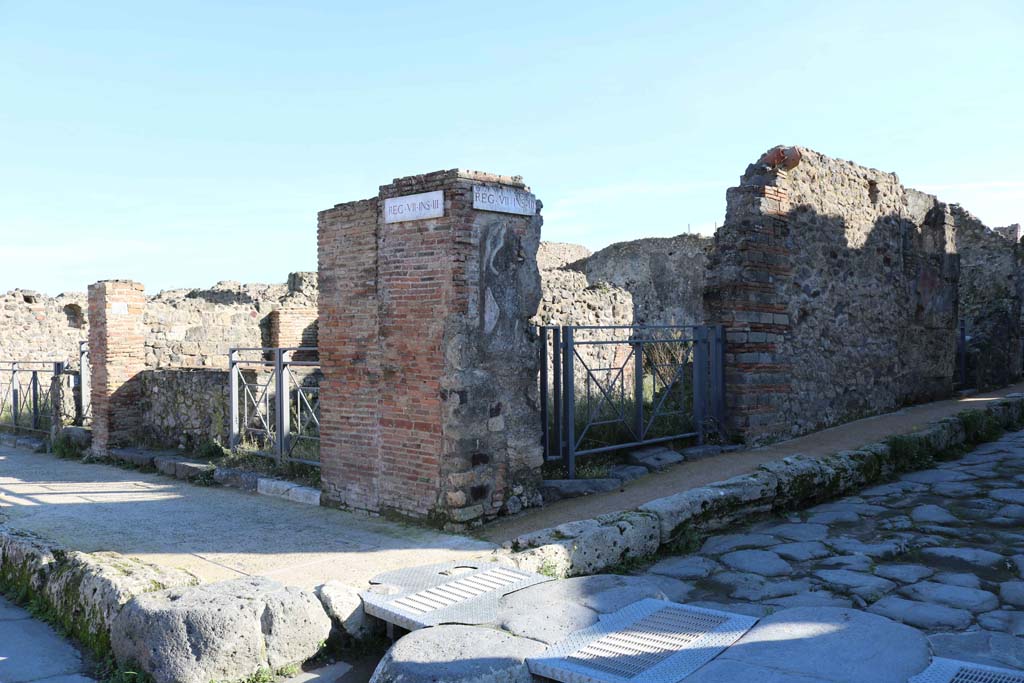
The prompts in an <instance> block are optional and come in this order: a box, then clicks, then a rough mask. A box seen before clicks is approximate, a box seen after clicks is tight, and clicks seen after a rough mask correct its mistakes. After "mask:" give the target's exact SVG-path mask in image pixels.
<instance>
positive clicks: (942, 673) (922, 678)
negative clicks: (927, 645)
mask: <svg viewBox="0 0 1024 683" xmlns="http://www.w3.org/2000/svg"><path fill="white" fill-rule="evenodd" d="M908 683H1024V671H1013V670H1011V669H999V668H996V667H994V666H984V665H982V664H975V663H973V662H961V661H958V660H955V659H943V658H941V657H935V658H934V659H932V663H931V665H930V666H929V667H928V668H927V669H925V670H924V671H922V672H921V673H919V674H918V675H916V676H914V677H913V678H911V679H910V681H908Z"/></svg>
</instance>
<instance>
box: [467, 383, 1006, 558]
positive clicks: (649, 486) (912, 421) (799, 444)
mask: <svg viewBox="0 0 1024 683" xmlns="http://www.w3.org/2000/svg"><path fill="white" fill-rule="evenodd" d="M1022 391H1024V383H1020V384H1014V385H1011V386H1008V387H1005V388H1003V389H1000V390H999V391H994V392H990V393H985V394H976V395H973V396H966V397H963V398H958V399H951V400H948V401H936V402H934V403H925V404H922V405H918V406H912V407H909V408H904V409H902V410H898V411H896V412H894V413H887V414H885V415H878V416H876V417H869V418H865V419H863V420H857V421H856V422H848V423H846V424H843V425H839V426H838V427H832V428H830V429H824V430H822V431H820V432H814V433H813V434H808V435H807V436H802V437H799V438H796V439H791V440H789V441H783V442H781V443H778V444H774V445H772V446H767V447H764V448H755V449H751V450H747V451H737V452H735V453H727V454H722V455H718V456H714V457H711V458H707V459H705V460H697V461H694V462H687V463H683V464H681V465H677V466H675V467H672V468H670V469H668V470H666V471H664V472H661V473H659V474H657V475H653V476H648V477H643V478H641V479H637V480H635V481H632V482H629V483H627V484H626V485H625V486H624V487H623V488H622V490H621V491H612V492H610V493H597V494H594V495H591V496H587V497H585V498H571V499H568V500H560V501H558V502H555V503H550V504H548V505H545V506H544V507H542V508H538V509H535V510H528V511H526V512H525V513H523V514H521V515H517V516H515V517H510V518H507V519H503V520H500V521H498V522H495V523H492V524H489V525H487V526H486V527H485V528H484V529H483V531H482V532H481V533H480V537H481V538H484V539H487V540H489V541H493V542H494V543H504V542H505V541H508V540H511V539H513V538H515V537H517V536H520V535H522V534H525V533H529V532H531V531H536V530H537V529H546V528H549V527H553V526H557V525H559V524H564V523H566V522H572V521H576V520H580V519H591V518H594V517H597V516H599V515H603V514H607V513H609V512H618V511H620V510H630V509H633V508H637V507H639V506H641V505H643V504H644V503H646V502H648V501H651V500H654V499H656V498H663V497H665V496H671V495H672V494H675V493H679V492H681V491H685V490H687V489H691V488H695V487H697V486H704V485H705V484H710V483H712V482H716V481H722V480H725V479H728V478H730V477H735V476H738V475H741V474H748V473H750V472H753V471H754V470H756V469H757V468H758V467H759V466H760V465H762V464H764V463H766V462H771V461H774V460H781V459H782V458H785V457H787V456H790V455H796V454H797V453H801V454H804V455H810V456H825V455H831V454H832V453H836V452H838V451H844V450H851V449H855V448H859V447H861V446H863V445H864V444H868V443H873V442H876V441H883V440H885V439H886V438H888V437H890V436H893V435H896V434H908V433H910V432H913V431H916V430H918V429H921V428H923V427H924V426H926V425H927V424H928V423H929V422H932V421H934V420H939V419H941V418H943V417H948V416H950V415H953V414H955V413H958V412H960V411H962V410H968V409H972V408H983V407H985V404H986V403H989V402H992V401H995V400H998V399H999V398H1002V397H1003V396H1006V395H1007V394H1012V393H1016V392H1022Z"/></svg>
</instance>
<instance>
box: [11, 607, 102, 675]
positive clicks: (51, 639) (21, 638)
mask: <svg viewBox="0 0 1024 683" xmlns="http://www.w3.org/2000/svg"><path fill="white" fill-rule="evenodd" d="M85 672H86V665H85V663H84V662H83V661H82V656H81V654H79V652H78V650H76V649H75V648H74V646H72V645H71V644H70V643H68V642H67V641H66V640H64V639H63V638H61V637H60V636H59V635H57V633H56V632H55V631H54V630H53V629H52V628H50V627H49V626H48V625H47V624H44V623H43V622H41V621H37V620H36V619H33V618H32V616H31V615H30V614H29V613H28V612H26V611H25V610H23V609H21V608H20V607H15V606H14V605H12V604H11V603H10V602H8V601H7V600H6V599H5V598H3V597H2V596H0V681H2V682H3V683H29V681H46V683H93V679H91V678H89V677H88V676H86V675H85Z"/></svg>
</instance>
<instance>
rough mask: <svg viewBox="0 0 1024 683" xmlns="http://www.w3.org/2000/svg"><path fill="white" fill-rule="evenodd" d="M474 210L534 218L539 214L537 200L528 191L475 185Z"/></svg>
mask: <svg viewBox="0 0 1024 683" xmlns="http://www.w3.org/2000/svg"><path fill="white" fill-rule="evenodd" d="M473 208H474V209H480V210H482V211H500V212H501V213H517V214H519V215H521V216H532V215H534V214H535V213H537V198H536V197H534V196H533V195H532V194H530V193H529V192H527V191H526V190H517V189H515V188H514V187H490V186H488V185H475V186H474V187H473Z"/></svg>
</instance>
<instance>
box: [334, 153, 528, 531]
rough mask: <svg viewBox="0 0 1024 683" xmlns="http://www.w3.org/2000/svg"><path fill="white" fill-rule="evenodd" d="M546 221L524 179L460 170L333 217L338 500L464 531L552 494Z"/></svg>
mask: <svg viewBox="0 0 1024 683" xmlns="http://www.w3.org/2000/svg"><path fill="white" fill-rule="evenodd" d="M474 204H476V207H474ZM483 207H487V208H486V209H485V208H483ZM540 225H541V219H540V216H539V203H536V202H535V200H534V198H533V195H531V194H529V190H528V189H527V188H526V187H525V186H524V185H523V184H522V182H521V180H519V179H518V178H510V177H507V176H496V175H490V174H482V173H475V172H469V171H458V170H453V171H440V172H436V173H431V174H427V175H422V176H412V177H408V178H401V179H398V180H395V181H394V182H393V183H391V184H390V185H385V186H382V187H381V188H380V193H379V194H378V196H377V197H375V198H373V199H368V200H363V201H357V202H350V203H347V204H339V205H338V206H336V207H334V208H333V209H329V210H327V211H323V212H321V214H320V221H319V257H320V268H319V273H320V298H319V305H320V329H319V346H320V362H321V367H322V369H323V373H324V382H323V383H322V385H321V386H322V388H321V415H322V417H321V463H322V481H323V486H324V492H325V499H327V500H329V501H333V502H334V503H336V504H338V505H341V506H345V507H351V508H359V509H365V510H370V511H374V512H381V511H387V510H391V511H395V512H397V513H400V514H403V515H409V516H413V517H420V518H430V519H433V520H435V521H437V522H438V523H443V524H446V525H447V526H449V528H462V527H464V526H465V525H468V524H473V523H477V522H479V521H480V520H482V519H484V518H487V517H491V516H494V515H496V514H498V513H499V512H500V511H503V510H508V511H516V510H518V509H520V508H521V507H523V506H525V505H529V504H531V503H533V502H536V501H537V500H538V497H537V495H536V485H537V482H538V481H539V466H540V460H541V452H540V445H539V444H540V424H539V419H538V417H537V410H536V376H537V374H536V373H537V363H538V359H537V348H536V345H535V340H534V339H533V337H532V336H531V331H530V326H529V322H528V321H529V318H530V317H531V316H532V315H533V314H534V313H535V312H536V310H537V305H538V303H539V301H540V276H539V272H538V269H537V263H536V251H537V245H538V243H539V239H540Z"/></svg>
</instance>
